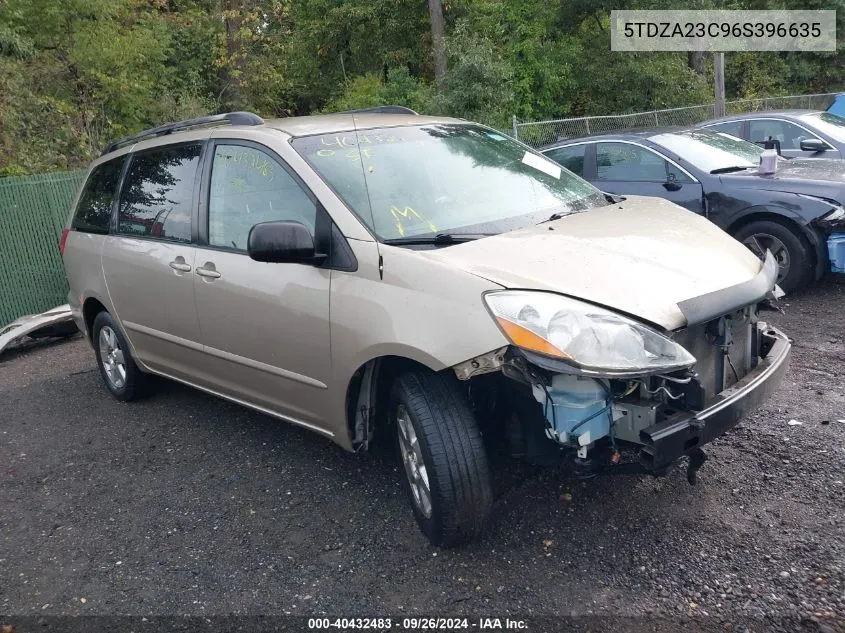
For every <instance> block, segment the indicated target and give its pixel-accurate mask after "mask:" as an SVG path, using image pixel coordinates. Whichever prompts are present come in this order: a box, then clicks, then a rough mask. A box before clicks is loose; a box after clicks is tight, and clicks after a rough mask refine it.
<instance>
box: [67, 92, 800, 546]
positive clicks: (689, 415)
mask: <svg viewBox="0 0 845 633" xmlns="http://www.w3.org/2000/svg"><path fill="white" fill-rule="evenodd" d="M60 248H61V251H62V254H63V259H64V264H65V268H66V270H67V276H68V280H69V284H70V292H69V295H68V301H69V304H70V306H71V310H72V312H73V315H74V318H75V320H76V322H77V323H78V325H79V327H80V329H82V331H83V332H85V333H86V335H87V336H88V338H89V340H90V341H91V344H92V346H93V348H94V353H95V355H96V359H97V363H98V365H99V368H100V372H101V374H102V377H103V380H104V382H105V385H106V387H107V388H108V390H109V391H110V392H111V393H112V394H113V395H114V396H115V397H116V398H118V399H120V400H133V399H135V398H137V397H139V396H140V395H142V394H143V393H144V391H145V390H146V389H148V388H149V386H150V382H149V380H148V378H149V376H150V375H151V374H154V375H158V376H164V377H167V378H170V379H172V380H176V381H179V382H183V383H185V384H188V385H191V386H193V387H196V388H198V389H201V390H203V391H206V392H208V393H211V394H214V395H215V396H219V397H222V398H226V399H228V400H232V401H234V402H237V403H240V404H243V405H245V406H248V407H252V408H253V409H257V410H258V411H262V412H264V413H266V414H268V415H271V416H275V417H277V418H280V419H282V420H286V421H288V422H291V423H294V424H297V425H300V426H303V427H305V428H307V429H310V430H312V431H315V432H317V433H320V434H322V435H324V436H326V437H328V438H330V439H331V440H333V441H334V442H336V443H337V444H339V445H340V446H342V447H343V448H345V449H347V450H365V449H367V448H368V447H369V446H370V444H371V443H372V441H373V440H374V438H376V437H377V436H379V435H380V434H382V433H384V434H390V435H392V437H393V441H394V443H395V446H396V450H397V454H398V456H399V458H400V461H401V463H402V465H403V470H404V474H405V476H404V477H403V478H402V481H403V486H404V488H405V490H406V492H407V494H408V497H409V500H410V502H411V506H412V508H413V512H414V515H415V517H416V519H417V521H418V523H419V525H420V527H421V529H422V531H423V532H424V533H425V535H426V536H427V537H428V538H429V539H430V540H431V542H432V543H435V544H437V545H440V546H451V545H456V544H459V543H462V542H466V541H469V540H472V539H474V538H476V537H478V536H479V535H480V534H481V532H482V530H483V528H484V525H485V523H486V521H487V518H488V516H489V513H490V510H491V507H492V491H491V481H490V480H491V477H490V467H491V466H490V464H491V463H492V462H488V453H489V451H490V449H491V448H496V449H497V451H496V454H499V453H500V452H501V451H500V450H498V449H501V448H502V447H505V448H506V449H507V451H508V452H509V453H510V454H511V455H512V456H519V457H522V458H526V459H532V460H537V461H549V460H551V461H554V462H561V463H566V464H568V465H570V466H571V467H572V468H573V469H575V470H576V471H577V472H578V473H580V474H583V475H587V476H592V475H596V474H602V473H619V472H642V473H650V474H653V475H661V474H664V473H665V472H666V471H667V469H668V468H669V467H670V466H671V465H672V464H674V463H675V462H676V461H677V460H679V459H680V458H682V457H684V456H686V457H688V458H689V466H688V476H689V478H690V481H694V478H695V473H696V471H697V469H698V468H699V467H700V466H701V464H702V462H703V461H704V453H703V452H702V450H701V446H702V445H704V444H706V443H707V442H709V441H710V440H712V439H713V438H715V437H717V436H719V435H721V434H722V433H724V432H725V431H727V430H728V429H730V428H731V427H733V426H734V425H735V424H737V422H738V421H739V420H740V418H741V417H742V416H743V415H744V414H745V413H746V412H747V411H748V410H750V409H751V408H753V407H755V406H757V404H759V403H760V402H761V401H762V400H764V399H765V398H766V397H767V396H768V394H769V393H771V392H772V390H774V389H776V387H777V385H778V383H779V382H780V380H781V378H782V376H783V373H784V371H785V369H786V366H787V360H788V357H789V351H790V342H789V340H788V339H787V338H786V337H785V336H784V335H783V334H782V333H780V332H779V331H777V330H776V329H774V328H772V327H769V326H768V325H766V324H765V323H764V322H763V321H762V320H761V319H760V318H759V316H758V305H760V304H761V303H762V302H766V301H768V300H769V299H771V298H772V297H774V296H775V295H776V294H777V293H778V289H777V287H776V285H775V279H776V276H777V264H776V262H775V260H774V258H773V257H772V256H771V254H768V255H767V256H766V257H765V258H764V261H761V260H759V259H758V258H757V257H756V256H755V255H754V254H752V253H751V252H750V251H748V250H747V249H746V248H745V247H744V246H743V245H742V244H740V243H739V242H737V241H736V240H734V239H733V238H731V237H730V236H728V235H727V234H725V233H724V232H723V231H722V230H721V229H719V228H717V227H716V226H714V225H713V224H712V223H710V222H708V221H707V220H706V219H704V218H702V217H698V216H696V215H694V214H691V213H688V212H687V211H685V210H684V209H682V208H680V207H678V206H676V205H674V204H673V203H671V202H669V201H666V200H659V199H654V198H643V197H636V196H630V197H628V198H627V199H622V198H616V197H613V196H610V195H607V194H604V193H602V192H600V191H599V190H598V189H596V188H595V187H593V186H592V185H590V184H589V183H587V182H586V181H584V180H582V179H581V178H579V177H577V176H575V175H574V174H572V173H571V172H569V171H567V170H566V169H563V168H561V167H560V166H559V165H557V164H555V163H554V162H552V161H550V160H548V159H546V158H544V157H543V156H542V155H540V154H538V153H536V152H535V151H534V150H531V149H530V148H528V147H526V146H525V145H522V144H520V143H518V142H517V141H515V140H513V139H511V138H509V137H507V136H505V135H503V134H501V133H499V132H497V131H495V130H492V129H490V128H487V127H484V126H481V125H477V124H474V123H470V122H467V121H462V120H457V119H447V118H433V117H424V116H419V115H416V114H415V113H412V112H409V111H405V110H403V109H401V108H395V107H386V108H379V109H376V110H375V111H370V112H354V113H343V114H336V115H327V116H317V117H301V118H290V119H283V120H275V121H266V122H265V121H263V120H262V119H260V118H259V117H258V116H256V115H254V114H250V113H231V114H226V115H217V116H214V117H206V118H202V119H196V120H191V121H182V122H178V123H171V124H168V125H165V126H162V127H159V128H155V129H152V130H147V131H145V132H142V133H140V134H136V135H134V136H131V137H127V138H125V139H121V140H120V141H117V142H115V143H113V144H112V145H110V146H109V147H108V148H107V149H106V151H105V153H104V154H103V155H102V156H101V157H100V158H99V159H98V160H96V161H95V162H94V164H93V165H92V166H91V169H90V171H89V174H88V177H87V179H86V182H85V184H84V186H83V187H82V189H81V191H80V193H79V195H78V197H77V200H76V202H75V204H74V209H73V212H72V214H71V218H70V220H69V224H68V227H67V228H66V229H65V231H64V232H63V234H62V238H61V243H60Z"/></svg>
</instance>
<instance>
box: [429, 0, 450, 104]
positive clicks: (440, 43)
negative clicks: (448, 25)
mask: <svg viewBox="0 0 845 633" xmlns="http://www.w3.org/2000/svg"><path fill="white" fill-rule="evenodd" d="M428 12H429V14H430V15H431V50H432V54H433V55H434V81H435V83H436V84H437V87H438V88H443V82H444V81H445V79H446V45H445V42H444V37H443V5H441V4H440V0H428Z"/></svg>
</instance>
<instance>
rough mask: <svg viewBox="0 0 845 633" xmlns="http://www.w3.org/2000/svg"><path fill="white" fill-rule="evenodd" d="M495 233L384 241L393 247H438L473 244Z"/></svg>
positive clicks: (410, 237)
mask: <svg viewBox="0 0 845 633" xmlns="http://www.w3.org/2000/svg"><path fill="white" fill-rule="evenodd" d="M491 235H494V233H438V234H436V235H410V236H408V237H393V238H390V239H387V240H382V242H383V243H384V244H390V245H392V246H404V245H408V244H410V245H414V244H435V245H437V246H440V245H444V246H445V245H447V244H458V243H460V242H471V241H473V240H479V239H481V238H482V237H490V236H491Z"/></svg>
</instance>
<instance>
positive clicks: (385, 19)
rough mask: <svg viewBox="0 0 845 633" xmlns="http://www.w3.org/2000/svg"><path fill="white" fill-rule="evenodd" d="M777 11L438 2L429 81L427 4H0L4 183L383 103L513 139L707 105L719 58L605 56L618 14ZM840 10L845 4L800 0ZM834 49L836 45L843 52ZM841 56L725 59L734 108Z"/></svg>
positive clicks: (676, 3) (808, 84)
mask: <svg viewBox="0 0 845 633" xmlns="http://www.w3.org/2000/svg"><path fill="white" fill-rule="evenodd" d="M782 4H783V3H782V0H685V1H684V2H682V0H612V1H611V0H518V1H517V0H513V1H510V0H508V1H506V0H442V7H443V14H444V18H445V32H446V51H447V72H446V77H445V81H444V83H443V85H442V87H441V88H439V89H438V88H437V87H436V86H435V85H434V76H433V75H434V68H433V57H432V37H431V21H430V14H429V12H428V6H427V3H426V2H422V1H421V0H0V175H10V174H23V173H33V172H40V171H51V170H58V169H74V168H79V167H82V166H84V165H86V164H87V162H88V161H90V159H91V158H92V157H94V156H96V155H97V154H98V153H99V150H100V148H101V147H102V146H103V145H104V144H105V143H106V142H107V141H108V140H110V139H112V138H115V137H118V136H121V135H124V134H128V133H131V132H134V131H137V130H139V129H142V128H144V127H150V126H153V125H158V124H161V123H163V122H165V121H167V120H174V119H180V118H187V117H192V116H199V115H201V114H205V113H210V112H219V111H225V110H231V109H248V110H253V111H257V112H259V113H260V114H262V115H263V116H271V117H272V116H291V115H297V114H308V113H311V112H320V111H323V112H326V111H335V110H345V109H354V108H360V107H366V106H372V105H377V104H383V103H392V104H399V105H406V106H408V107H411V108H413V109H415V110H417V111H420V112H426V113H433V114H447V115H453V116H458V117H464V118H468V119H475V120H480V121H483V122H486V123H489V124H491V125H494V126H497V127H500V128H503V129H509V128H510V120H511V116H512V115H516V116H517V117H518V118H519V119H522V120H532V119H533V120H538V119H547V118H559V117H564V116H578V115H585V114H610V113H621V112H631V111H639V110H648V109H654V108H664V107H673V106H682V105H692V104H697V103H708V102H710V101H712V85H713V77H712V63H711V62H710V60H709V58H705V64H704V68H703V72H702V68H701V67H700V66H699V68H698V71H696V70H695V69H693V68H691V66H692V65H695V64H692V63H691V61H690V60H688V58H687V55H686V54H685V53H613V52H611V51H610V35H609V24H608V15H609V12H610V10H612V9H623V8H652V9H669V8H716V7H722V8H754V9H767V8H778V7H779V6H780V5H782ZM799 4H800V7H798V6H794V5H795V3H794V2H793V3H792V4H790V8H836V9H838V13H837V16H838V18H837V19H838V25H837V26H838V29H839V31H840V32H842V31H843V29H845V0H800V2H799ZM840 46H841V45H840ZM842 56H843V52H842V51H841V50H840V51H839V52H838V53H827V54H820V53H812V54H811V53H729V54H728V55H727V56H726V85H727V92H728V96H729V98H742V97H757V96H766V95H773V94H786V93H792V94H796V93H805V92H827V91H834V90H839V89H843V87H845V64H843V63H842Z"/></svg>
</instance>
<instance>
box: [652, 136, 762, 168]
mask: <svg viewBox="0 0 845 633" xmlns="http://www.w3.org/2000/svg"><path fill="white" fill-rule="evenodd" d="M649 140H650V141H652V142H653V143H656V144H657V145H660V146H661V147H664V148H665V149H668V150H669V151H670V152H672V153H673V154H677V155H678V156H679V157H680V158H682V159H683V160H685V161H687V162H688V163H690V164H691V165H693V166H695V167H698V169H701V170H702V171H707V172H710V171H713V170H714V169H727V168H730V167H754V166H756V165H757V164H759V162H760V154H762V153H763V148H762V147H760V146H759V145H755V144H754V143H751V142H749V141H743V140H742V139H738V138H736V137H735V136H731V135H729V134H724V133H722V132H716V131H714V130H684V131H682V132H668V133H664V134H656V135H655V136H651V137H649Z"/></svg>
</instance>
